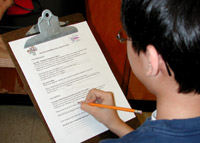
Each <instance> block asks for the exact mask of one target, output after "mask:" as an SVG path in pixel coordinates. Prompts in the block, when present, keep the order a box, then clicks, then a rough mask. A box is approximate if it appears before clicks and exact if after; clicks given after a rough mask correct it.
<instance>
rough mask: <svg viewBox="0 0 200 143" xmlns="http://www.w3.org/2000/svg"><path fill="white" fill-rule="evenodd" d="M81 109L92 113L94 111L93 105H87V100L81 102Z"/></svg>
mask: <svg viewBox="0 0 200 143" xmlns="http://www.w3.org/2000/svg"><path fill="white" fill-rule="evenodd" d="M80 104H81V109H82V110H83V111H85V112H88V113H89V114H91V115H93V113H95V109H96V108H95V107H92V106H90V105H88V103H87V102H81V103H80Z"/></svg>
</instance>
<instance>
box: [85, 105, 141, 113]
mask: <svg viewBox="0 0 200 143" xmlns="http://www.w3.org/2000/svg"><path fill="white" fill-rule="evenodd" d="M88 105H90V106H96V107H101V108H108V109H114V110H121V111H127V112H134V113H139V114H142V111H141V110H136V109H130V108H124V107H117V106H110V105H104V104H97V103H88Z"/></svg>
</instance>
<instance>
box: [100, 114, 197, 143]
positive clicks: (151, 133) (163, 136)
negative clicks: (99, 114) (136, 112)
mask: <svg viewBox="0 0 200 143" xmlns="http://www.w3.org/2000/svg"><path fill="white" fill-rule="evenodd" d="M199 124H200V117H196V118H191V119H175V120H155V121H151V118H148V119H147V120H146V121H145V122H144V124H143V125H141V126H140V127H139V128H137V129H136V130H135V131H133V132H131V133H129V134H127V135H125V136H124V137H122V138H120V139H117V140H109V141H108V140H107V141H108V142H107V141H105V142H102V143H118V142H126V143H132V142H137V143H154V142H158V141H159V143H169V142H170V143H177V142H181V143H189V142H192V143H199V140H200V126H199Z"/></svg>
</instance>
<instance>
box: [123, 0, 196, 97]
mask: <svg viewBox="0 0 200 143" xmlns="http://www.w3.org/2000/svg"><path fill="white" fill-rule="evenodd" d="M121 14H122V15H121V18H122V23H123V26H124V28H125V30H126V32H127V34H128V36H129V37H130V38H131V39H132V44H133V47H134V50H135V51H136V52H138V54H139V53H140V51H143V52H146V47H147V45H149V44H151V45H153V46H154V47H155V48H156V50H157V52H158V53H159V54H160V55H161V56H162V58H163V60H164V61H165V62H166V63H167V65H169V67H170V68H171V70H172V71H173V72H174V75H175V79H176V81H177V82H178V84H179V92H182V93H189V92H197V93H200V18H199V17H200V1H198V0H159V1H158V0H122V9H121Z"/></svg>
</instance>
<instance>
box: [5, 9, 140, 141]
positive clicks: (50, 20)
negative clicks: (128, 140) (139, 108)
mask: <svg viewBox="0 0 200 143" xmlns="http://www.w3.org/2000/svg"><path fill="white" fill-rule="evenodd" d="M40 24H41V25H40ZM43 24H44V25H43ZM45 25H48V26H45ZM37 26H38V29H39V31H37V30H36V31H35V33H39V34H36V35H35V36H34V37H33V39H32V38H31V40H30V41H31V42H28V41H27V42H26V44H25V46H24V48H27V47H28V46H32V45H35V43H37V44H39V43H43V42H46V41H49V40H52V39H56V38H59V37H62V36H64V35H65V34H70V33H75V32H77V29H75V28H74V27H72V28H70V29H67V30H66V29H65V30H64V29H63V28H61V27H60V23H59V21H58V18H56V16H54V15H53V14H52V13H51V12H50V11H49V10H45V11H44V12H43V14H42V17H41V18H40V19H39V20H38V25H37ZM22 30H23V29H22ZM26 31H27V29H26ZM44 31H45V32H44ZM55 31H56V32H55ZM63 31H66V33H65V32H64V33H65V34H61V33H62V32H63ZM28 33H29V34H28V35H32V34H35V33H34V32H33V33H31V32H28ZM55 33H56V34H55ZM39 35H40V36H39ZM35 37H36V38H35ZM38 37H39V40H38V39H37V38H38ZM32 41H34V42H32ZM6 43H7V42H6ZM27 45H28V46H27ZM7 47H8V49H9V51H10V53H11V57H12V59H13V61H14V64H15V65H16V69H17V71H18V73H19V74H20V78H21V79H22V81H23V83H24V85H25V87H26V89H27V92H28V94H29V96H30V98H31V100H32V102H33V104H34V107H35V109H36V110H37V111H38V113H39V115H40V117H41V119H42V121H43V123H44V125H45V126H46V129H47V131H48V133H49V135H50V137H51V139H52V141H54V142H55V140H54V138H53V135H52V134H51V131H50V129H49V127H48V125H47V123H46V121H45V119H44V117H43V115H42V113H41V111H40V108H39V107H38V104H37V102H36V100H35V98H34V95H33V93H32V91H31V90H30V89H31V88H30V87H29V85H28V82H27V81H26V78H25V76H24V75H23V72H22V70H21V68H20V66H19V65H18V63H17V61H16V59H15V56H14V55H13V53H12V50H11V48H10V47H9V46H7ZM133 120H134V121H133ZM133 120H132V121H130V123H129V124H130V125H131V126H134V127H135V126H136V127H138V126H139V122H138V123H137V119H136V118H134V119H133ZM135 121H136V122H135ZM108 137H116V136H115V135H114V134H113V133H111V132H110V131H107V132H105V133H103V134H101V135H98V136H95V137H93V138H92V139H89V140H87V141H85V142H88V143H90V142H91V143H92V142H98V141H100V140H102V139H105V138H108Z"/></svg>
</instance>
